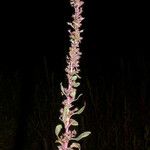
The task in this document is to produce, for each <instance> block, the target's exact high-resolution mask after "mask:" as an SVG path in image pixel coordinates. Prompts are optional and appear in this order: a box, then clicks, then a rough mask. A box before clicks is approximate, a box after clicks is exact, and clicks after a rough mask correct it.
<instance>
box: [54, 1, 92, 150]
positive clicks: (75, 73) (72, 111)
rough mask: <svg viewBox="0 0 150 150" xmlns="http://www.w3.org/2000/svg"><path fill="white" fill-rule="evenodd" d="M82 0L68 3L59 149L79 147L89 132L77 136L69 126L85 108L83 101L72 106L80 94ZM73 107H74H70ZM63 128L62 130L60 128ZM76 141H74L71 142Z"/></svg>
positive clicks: (58, 132) (57, 141) (69, 149)
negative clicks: (69, 8)
mask: <svg viewBox="0 0 150 150" xmlns="http://www.w3.org/2000/svg"><path fill="white" fill-rule="evenodd" d="M83 4H84V2H83V1H82V0H70V5H71V7H73V9H74V14H73V15H72V22H68V25H69V26H70V27H71V29H69V30H68V32H69V37H70V47H69V54H68V56H67V57H66V58H67V67H66V69H65V71H66V76H67V80H68V86H67V87H66V88H65V87H63V85H62V83H61V84H60V85H61V93H62V95H64V96H65V99H64V101H63V102H62V104H63V107H62V108H61V109H60V117H59V119H60V120H61V121H62V124H58V125H57V126H56V128H55V134H56V136H57V140H56V143H59V146H58V149H59V150H74V148H77V149H79V150H80V149H81V147H80V144H79V143H78V141H79V140H81V139H82V138H85V137H87V136H88V135H89V134H90V133H91V132H89V131H86V132H83V133H82V134H80V135H79V136H77V132H76V131H75V130H74V129H73V130H71V129H70V126H78V122H77V121H76V120H74V119H72V116H73V115H78V114H81V113H82V112H83V111H84V109H85V103H84V106H83V107H82V108H80V109H79V108H77V107H74V106H73V104H72V103H73V102H74V101H76V100H78V98H79V97H80V96H81V95H82V94H80V95H79V96H76V92H77V87H78V86H79V85H80V83H79V82H77V80H78V79H80V76H79V72H80V68H79V67H80V66H79V60H80V57H81V52H80V47H79V44H80V43H81V40H82V37H81V35H80V34H81V33H82V32H83V30H80V27H81V25H82V20H83V19H84V18H83V17H82V15H81V14H82V12H83V10H82V5H83ZM72 107H74V108H72ZM63 128H64V132H62V129H63ZM72 141H76V142H72Z"/></svg>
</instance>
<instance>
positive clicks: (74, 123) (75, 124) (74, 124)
mask: <svg viewBox="0 0 150 150" xmlns="http://www.w3.org/2000/svg"><path fill="white" fill-rule="evenodd" d="M71 125H73V126H78V125H79V124H78V122H77V121H76V120H74V119H71Z"/></svg>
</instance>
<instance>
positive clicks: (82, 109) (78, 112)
mask: <svg viewBox="0 0 150 150" xmlns="http://www.w3.org/2000/svg"><path fill="white" fill-rule="evenodd" d="M85 106H86V103H84V106H83V107H82V108H80V109H79V110H78V111H77V112H75V113H74V114H77V115H79V114H81V113H82V112H83V111H84V109H85Z"/></svg>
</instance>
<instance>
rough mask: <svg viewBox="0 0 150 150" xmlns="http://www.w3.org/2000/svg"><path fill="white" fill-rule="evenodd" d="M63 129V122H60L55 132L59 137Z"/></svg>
mask: <svg viewBox="0 0 150 150" xmlns="http://www.w3.org/2000/svg"><path fill="white" fill-rule="evenodd" d="M61 129H62V125H61V124H59V125H57V126H56V128H55V134H56V136H57V137H58V135H59V133H60V131H61Z"/></svg>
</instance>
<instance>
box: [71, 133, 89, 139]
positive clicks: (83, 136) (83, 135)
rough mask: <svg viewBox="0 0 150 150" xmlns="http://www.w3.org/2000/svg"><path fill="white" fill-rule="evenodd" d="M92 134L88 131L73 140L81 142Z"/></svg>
mask: <svg viewBox="0 0 150 150" xmlns="http://www.w3.org/2000/svg"><path fill="white" fill-rule="evenodd" d="M90 134H91V132H90V131H86V132H83V133H81V134H80V135H79V136H78V137H77V138H71V139H72V140H75V141H80V140H81V139H83V138H85V137H87V136H89V135H90Z"/></svg>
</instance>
